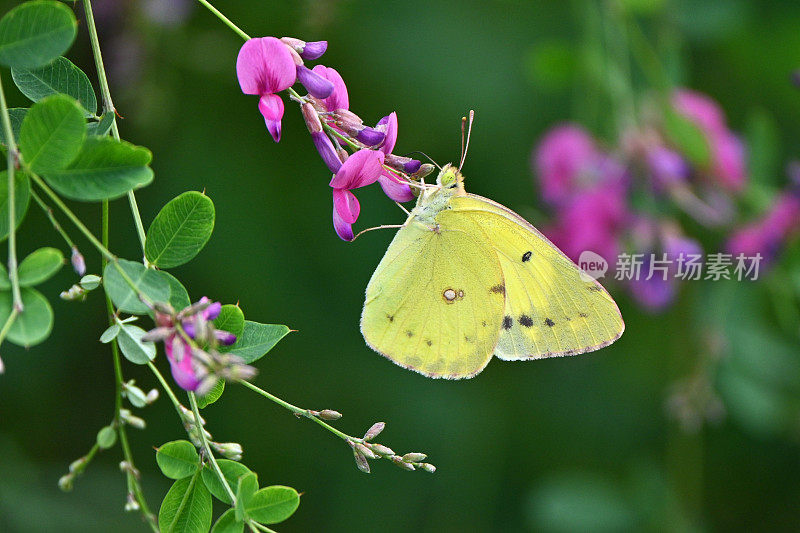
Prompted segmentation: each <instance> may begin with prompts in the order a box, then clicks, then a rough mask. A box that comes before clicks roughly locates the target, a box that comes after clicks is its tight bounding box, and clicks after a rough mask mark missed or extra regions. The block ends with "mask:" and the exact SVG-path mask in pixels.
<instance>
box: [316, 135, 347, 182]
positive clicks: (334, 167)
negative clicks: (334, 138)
mask: <svg viewBox="0 0 800 533" xmlns="http://www.w3.org/2000/svg"><path fill="white" fill-rule="evenodd" d="M311 140H312V141H314V146H315V147H316V149H317V152H318V153H319V155H320V157H321V158H322V161H323V162H324V163H325V164H326V165H327V166H328V169H329V170H330V171H331V172H333V173H334V174H336V173H337V172H338V171H339V169H340V168H341V167H342V161H341V160H340V159H339V155H338V154H337V153H336V149H335V148H334V147H333V143H332V142H331V139H330V137H328V136H327V135H326V134H325V133H324V132H321V131H319V132H315V133H312V134H311Z"/></svg>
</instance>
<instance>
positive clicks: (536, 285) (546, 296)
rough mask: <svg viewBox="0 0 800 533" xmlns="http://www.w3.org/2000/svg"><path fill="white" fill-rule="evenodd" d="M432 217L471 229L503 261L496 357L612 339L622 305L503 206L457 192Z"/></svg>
mask: <svg viewBox="0 0 800 533" xmlns="http://www.w3.org/2000/svg"><path fill="white" fill-rule="evenodd" d="M437 220H440V221H441V222H440V223H441V225H442V227H443V228H446V227H449V226H453V227H456V226H457V227H459V228H467V227H469V226H470V225H471V226H472V227H473V228H474V229H473V232H474V233H475V234H480V237H479V238H480V239H482V240H485V242H487V243H489V244H490V246H491V247H492V249H493V250H494V252H495V253H496V255H497V257H498V260H499V262H500V265H501V269H502V272H503V278H504V287H503V288H504V291H505V295H506V299H505V308H504V311H503V317H502V320H501V326H500V328H501V329H500V338H499V341H498V344H497V348H496V351H495V354H496V355H497V356H498V357H499V358H501V359H509V360H518V359H535V358H544V357H552V356H560V355H572V354H578V353H584V352H588V351H592V350H596V349H599V348H602V347H603V346H607V345H608V344H610V343H612V342H614V341H615V340H616V339H617V338H619V336H620V335H621V334H622V332H623V330H624V324H623V322H622V317H621V316H620V313H619V309H618V308H617V305H616V304H615V303H614V300H613V299H612V298H611V296H609V295H608V293H607V292H606V291H605V289H603V287H601V286H600V284H599V283H597V282H595V281H594V280H591V279H588V278H583V277H582V276H581V271H580V269H579V268H578V267H577V266H576V265H575V264H574V263H573V262H572V261H571V260H570V259H569V258H568V257H566V256H565V255H564V254H563V253H562V252H561V251H560V250H558V248H556V247H555V246H554V245H553V244H552V243H550V241H548V240H547V238H545V237H544V236H543V235H542V234H541V233H539V231H538V230H536V228H534V227H533V226H531V225H530V224H528V223H527V222H526V221H525V220H524V219H523V218H521V217H520V216H519V215H517V214H516V213H514V212H513V211H511V210H509V209H507V208H505V207H503V206H502V205H500V204H497V203H495V202H492V201H491V200H488V199H486V198H482V197H480V196H476V195H472V194H469V195H466V196H456V197H453V198H452V199H451V202H450V209H449V210H447V211H444V212H443V213H442V214H441V215H440V216H439V218H438V219H437Z"/></svg>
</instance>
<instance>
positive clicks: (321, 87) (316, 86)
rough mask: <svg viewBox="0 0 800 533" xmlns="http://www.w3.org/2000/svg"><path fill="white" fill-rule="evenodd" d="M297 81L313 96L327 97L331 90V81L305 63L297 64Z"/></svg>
mask: <svg viewBox="0 0 800 533" xmlns="http://www.w3.org/2000/svg"><path fill="white" fill-rule="evenodd" d="M296 70H297V81H299V82H300V83H302V84H303V87H305V88H306V89H308V92H309V94H311V96H313V97H314V98H327V97H329V96H330V95H331V93H332V92H333V83H331V82H329V81H328V80H326V79H325V78H323V77H322V76H320V75H319V74H317V73H316V72H314V71H313V70H311V69H309V68H308V67H307V66H305V65H297V69H296Z"/></svg>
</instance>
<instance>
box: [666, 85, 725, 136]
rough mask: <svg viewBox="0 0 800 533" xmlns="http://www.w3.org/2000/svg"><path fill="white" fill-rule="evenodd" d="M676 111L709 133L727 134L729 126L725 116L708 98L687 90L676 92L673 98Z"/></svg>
mask: <svg viewBox="0 0 800 533" xmlns="http://www.w3.org/2000/svg"><path fill="white" fill-rule="evenodd" d="M672 105H673V106H674V107H675V109H676V110H677V111H678V112H679V113H681V114H682V115H684V116H685V117H686V118H688V119H690V120H691V121H692V122H694V123H696V124H697V125H698V126H700V128H702V129H703V130H704V131H706V132H708V133H725V132H727V131H728V126H727V125H726V123H725V114H724V113H723V112H722V109H720V107H719V106H718V105H717V103H716V102H715V101H714V100H712V99H711V98H709V97H708V96H706V95H704V94H701V93H698V92H695V91H689V90H687V89H680V90H677V91H675V94H674V95H673V96H672Z"/></svg>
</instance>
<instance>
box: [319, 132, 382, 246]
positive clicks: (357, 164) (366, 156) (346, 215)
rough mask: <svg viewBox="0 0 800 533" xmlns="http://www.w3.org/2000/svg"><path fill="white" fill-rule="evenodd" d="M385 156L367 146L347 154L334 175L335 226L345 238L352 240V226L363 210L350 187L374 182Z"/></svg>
mask: <svg viewBox="0 0 800 533" xmlns="http://www.w3.org/2000/svg"><path fill="white" fill-rule="evenodd" d="M383 158H384V154H383V152H380V151H377V150H370V149H367V148H364V149H362V150H359V151H358V152H356V153H354V154H353V155H351V156H350V157H348V158H347V160H346V161H345V162H344V163H342V166H341V168H339V170H338V171H337V172H336V175H334V176H333V179H332V180H331V182H330V186H331V187H333V227H334V229H335V230H336V234H337V235H339V238H341V239H342V240H345V241H352V240H353V238H354V236H353V228H352V225H353V224H354V223H355V221H356V219H358V215H359V213H360V211H361V206H360V204H359V203H358V199H357V198H356V196H355V195H354V194H353V193H352V192H350V190H351V189H357V188H359V187H364V186H366V185H370V184H372V183H375V181H377V180H378V178H379V177H380V176H381V172H382V169H383Z"/></svg>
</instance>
